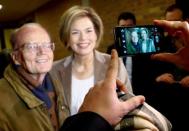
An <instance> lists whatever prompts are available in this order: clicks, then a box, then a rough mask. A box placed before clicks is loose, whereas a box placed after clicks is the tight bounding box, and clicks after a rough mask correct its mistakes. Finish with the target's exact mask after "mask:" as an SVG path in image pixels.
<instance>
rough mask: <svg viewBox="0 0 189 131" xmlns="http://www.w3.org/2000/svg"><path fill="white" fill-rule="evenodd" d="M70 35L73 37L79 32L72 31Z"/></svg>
mask: <svg viewBox="0 0 189 131" xmlns="http://www.w3.org/2000/svg"><path fill="white" fill-rule="evenodd" d="M71 34H72V35H75V34H79V32H78V31H72V32H71Z"/></svg>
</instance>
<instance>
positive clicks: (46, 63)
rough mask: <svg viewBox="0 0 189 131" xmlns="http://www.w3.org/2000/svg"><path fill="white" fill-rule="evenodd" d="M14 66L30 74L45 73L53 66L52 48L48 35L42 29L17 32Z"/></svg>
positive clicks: (27, 29)
mask: <svg viewBox="0 0 189 131" xmlns="http://www.w3.org/2000/svg"><path fill="white" fill-rule="evenodd" d="M16 43H17V44H19V46H18V50H17V51H16V53H15V55H16V56H15V59H14V62H15V64H18V65H21V66H22V67H23V68H24V69H25V70H26V71H27V72H29V73H31V74H43V73H47V72H48V71H49V70H50V69H51V67H52V64H53V57H54V55H53V48H52V47H53V46H52V43H51V41H50V37H49V35H48V33H47V32H46V31H45V30H43V29H42V28H40V27H38V28H26V29H23V30H21V31H19V32H18V35H17V40H16Z"/></svg>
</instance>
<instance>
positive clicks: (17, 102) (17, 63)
mask: <svg viewBox="0 0 189 131" xmlns="http://www.w3.org/2000/svg"><path fill="white" fill-rule="evenodd" d="M11 44H12V48H13V51H12V52H11V63H10V64H9V65H8V66H7V68H6V69H5V71H4V77H3V78H2V79H0V130H1V131H44V130H45V131H58V130H59V128H60V126H61V125H62V123H63V116H64V114H63V109H62V107H63V105H62V101H63V99H64V98H63V93H61V92H62V89H61V88H59V87H58V86H57V87H55V86H54V85H53V83H52V82H51V79H50V77H49V74H48V73H47V72H48V71H49V70H50V69H51V67H52V64H53V57H54V55H53V50H54V43H53V42H52V41H51V39H50V36H49V34H48V33H47V31H46V30H45V29H44V28H43V27H42V26H41V25H39V24H37V23H27V24H24V25H23V26H21V27H20V28H18V29H16V30H15V31H14V32H13V33H12V35H11Z"/></svg>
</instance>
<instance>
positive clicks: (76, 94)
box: [70, 75, 94, 115]
mask: <svg viewBox="0 0 189 131" xmlns="http://www.w3.org/2000/svg"><path fill="white" fill-rule="evenodd" d="M93 86H94V75H93V76H91V77H90V78H87V79H84V80H79V79H77V78H76V77H74V76H73V75H72V82H71V107H70V110H71V115H74V114H76V113H77V112H78V110H79V108H80V106H81V104H82V103H83V100H84V98H85V95H86V94H87V93H88V91H89V89H90V88H91V87H93Z"/></svg>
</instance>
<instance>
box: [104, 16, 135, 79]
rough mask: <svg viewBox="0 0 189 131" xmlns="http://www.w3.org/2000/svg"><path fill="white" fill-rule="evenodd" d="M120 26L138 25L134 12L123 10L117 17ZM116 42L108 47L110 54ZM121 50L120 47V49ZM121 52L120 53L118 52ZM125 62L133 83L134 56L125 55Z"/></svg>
mask: <svg viewBox="0 0 189 131" xmlns="http://www.w3.org/2000/svg"><path fill="white" fill-rule="evenodd" d="M117 24H118V26H135V25H136V17H135V15H134V14H133V13H132V12H121V13H120V14H119V16H118V19H117ZM115 48H116V47H115V43H113V44H111V45H110V46H108V48H107V51H106V52H107V53H108V54H110V53H111V50H112V49H115ZM118 52H119V49H118ZM118 54H119V53H118ZM122 59H123V63H124V65H125V67H126V69H127V71H128V75H129V79H130V81H131V83H132V57H130V56H125V57H123V56H122Z"/></svg>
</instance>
